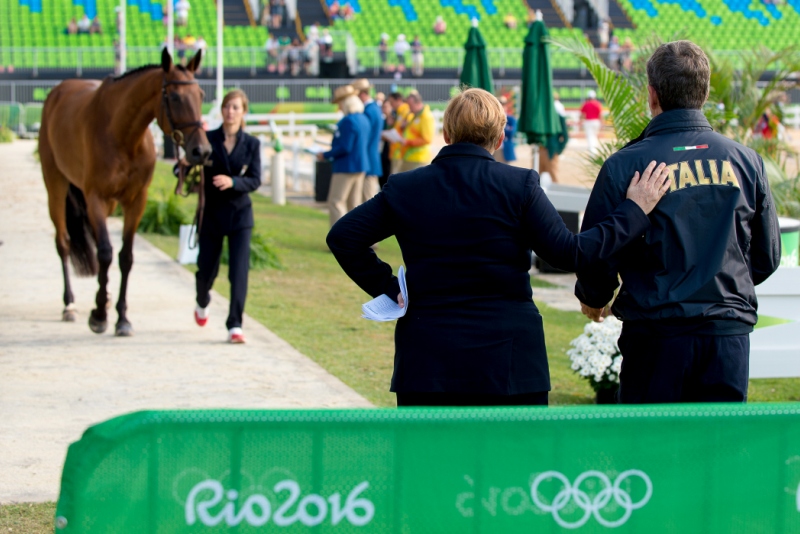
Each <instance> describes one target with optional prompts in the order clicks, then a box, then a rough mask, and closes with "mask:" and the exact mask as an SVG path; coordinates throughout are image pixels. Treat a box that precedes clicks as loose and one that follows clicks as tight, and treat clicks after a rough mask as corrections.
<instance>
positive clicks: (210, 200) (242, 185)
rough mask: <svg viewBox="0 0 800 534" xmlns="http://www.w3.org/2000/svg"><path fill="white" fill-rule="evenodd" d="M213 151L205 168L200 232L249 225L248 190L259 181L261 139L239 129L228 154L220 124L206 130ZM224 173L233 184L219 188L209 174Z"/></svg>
mask: <svg viewBox="0 0 800 534" xmlns="http://www.w3.org/2000/svg"><path fill="white" fill-rule="evenodd" d="M206 136H207V137H208V141H209V143H211V148H212V149H213V152H212V153H211V158H210V159H211V161H210V166H208V167H206V168H205V191H206V207H205V212H204V214H203V227H202V232H203V233H205V232H214V233H221V234H227V233H229V232H234V231H236V230H241V229H243V228H252V227H253V206H252V203H251V202H250V195H249V193H250V192H251V191H255V190H256V189H258V187H259V186H260V185H261V143H259V141H258V139H256V138H255V137H253V136H252V135H248V134H246V133H244V132H243V131H242V130H239V133H238V134H237V135H236V145H235V146H234V148H233V150H232V151H231V153H230V154H228V151H227V150H225V144H224V143H225V133H224V132H223V130H222V128H219V129H217V130H213V131H210V132H208V133H207V134H206ZM217 174H224V175H227V176H230V177H231V178H233V188H231V189H226V190H225V191H220V190H219V189H218V188H217V187H215V186H214V183H213V181H214V180H213V178H214V176H216V175H217Z"/></svg>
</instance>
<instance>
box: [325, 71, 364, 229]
mask: <svg viewBox="0 0 800 534" xmlns="http://www.w3.org/2000/svg"><path fill="white" fill-rule="evenodd" d="M333 102H334V104H338V105H339V109H340V110H341V111H342V113H344V117H342V120H340V121H339V122H338V124H337V125H336V133H335V134H334V136H333V141H332V142H331V149H330V150H328V151H327V152H325V153H323V154H319V155H318V156H317V158H318V159H319V160H320V161H322V160H326V159H327V160H333V175H332V176H331V187H330V190H329V191H328V210H329V214H330V222H331V226H333V225H334V223H335V222H336V221H338V220H339V219H341V218H342V217H343V216H344V214H345V213H347V212H348V211H350V210H352V209H353V208H355V207H356V206H358V205H359V204H361V200H362V198H363V190H364V176H365V175H366V173H367V170H368V169H369V157H368V155H367V142H368V139H369V128H370V126H369V120H367V117H366V115H364V104H363V103H361V100H360V99H359V98H358V94H357V92H356V90H355V89H354V88H353V86H352V85H344V86H342V87H339V88H337V89H336V91H334V93H333Z"/></svg>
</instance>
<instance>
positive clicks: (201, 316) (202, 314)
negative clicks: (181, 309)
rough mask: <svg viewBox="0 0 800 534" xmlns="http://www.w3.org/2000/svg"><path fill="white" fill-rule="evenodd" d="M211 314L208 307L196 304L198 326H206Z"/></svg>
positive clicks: (195, 312)
mask: <svg viewBox="0 0 800 534" xmlns="http://www.w3.org/2000/svg"><path fill="white" fill-rule="evenodd" d="M209 315H211V312H210V310H209V309H208V307H205V308H201V307H200V306H195V308H194V322H196V323H197V326H205V325H206V323H207V322H208V316H209Z"/></svg>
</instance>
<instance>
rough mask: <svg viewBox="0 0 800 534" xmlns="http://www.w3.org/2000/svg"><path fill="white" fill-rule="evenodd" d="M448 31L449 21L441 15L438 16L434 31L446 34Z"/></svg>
mask: <svg viewBox="0 0 800 534" xmlns="http://www.w3.org/2000/svg"><path fill="white" fill-rule="evenodd" d="M446 32H447V23H446V22H445V21H444V19H443V18H442V16H441V15H439V16H438V17H436V20H435V21H434V22H433V33H435V34H436V35H444V34H445V33H446Z"/></svg>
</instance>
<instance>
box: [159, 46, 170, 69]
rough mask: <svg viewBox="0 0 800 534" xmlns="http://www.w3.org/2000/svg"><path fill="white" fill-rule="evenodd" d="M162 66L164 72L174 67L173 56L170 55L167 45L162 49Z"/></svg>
mask: <svg viewBox="0 0 800 534" xmlns="http://www.w3.org/2000/svg"><path fill="white" fill-rule="evenodd" d="M161 68H162V69H164V72H169V71H170V69H172V56H170V55H169V50H167V47H166V46H165V47H164V49H163V50H162V51H161Z"/></svg>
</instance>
